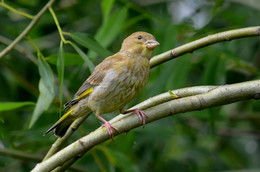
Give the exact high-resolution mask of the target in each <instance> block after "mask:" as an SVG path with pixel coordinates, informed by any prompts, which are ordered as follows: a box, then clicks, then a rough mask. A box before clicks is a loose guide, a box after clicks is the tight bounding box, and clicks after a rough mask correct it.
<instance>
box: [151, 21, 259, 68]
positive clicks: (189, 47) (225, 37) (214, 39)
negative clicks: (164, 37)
mask: <svg viewBox="0 0 260 172" xmlns="http://www.w3.org/2000/svg"><path fill="white" fill-rule="evenodd" d="M259 35H260V26H255V27H247V28H243V29H235V30H230V31H226V32H221V33H217V34H214V35H209V36H207V37H204V38H201V39H198V40H196V41H193V42H190V43H188V44H185V45H183V46H180V47H177V48H174V49H172V50H169V51H167V52H164V53H162V54H159V55H157V56H154V57H153V58H152V59H151V60H150V65H151V67H155V66H157V65H159V64H161V63H163V62H166V61H169V60H171V59H174V58H176V57H179V56H181V55H184V54H187V53H192V52H193V51H195V50H197V49H200V48H203V47H205V46H208V45H211V44H214V43H218V42H223V41H231V40H233V39H238V38H244V37H250V36H259Z"/></svg>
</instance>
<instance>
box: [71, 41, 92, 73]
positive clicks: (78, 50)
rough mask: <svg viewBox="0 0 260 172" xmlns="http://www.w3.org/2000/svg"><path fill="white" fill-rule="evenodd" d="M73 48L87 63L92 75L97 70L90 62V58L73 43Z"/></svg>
mask: <svg viewBox="0 0 260 172" xmlns="http://www.w3.org/2000/svg"><path fill="white" fill-rule="evenodd" d="M71 45H72V47H73V48H74V49H75V50H76V51H77V53H79V55H80V56H81V57H82V58H83V60H84V61H85V64H86V65H87V66H88V68H89V70H90V72H91V73H92V72H93V71H94V69H95V65H94V64H93V63H92V62H91V60H89V58H88V56H87V55H86V54H85V53H84V52H83V51H82V50H81V49H80V48H79V47H78V46H77V45H76V44H73V43H71Z"/></svg>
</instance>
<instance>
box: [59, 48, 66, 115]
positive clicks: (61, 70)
mask: <svg viewBox="0 0 260 172" xmlns="http://www.w3.org/2000/svg"><path fill="white" fill-rule="evenodd" d="M57 72H58V77H59V84H60V90H59V99H60V113H61V110H62V95H63V94H62V93H63V79H64V51H63V43H61V44H60V49H59V56H58V60H57Z"/></svg>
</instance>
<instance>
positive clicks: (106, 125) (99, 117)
mask: <svg viewBox="0 0 260 172" xmlns="http://www.w3.org/2000/svg"><path fill="white" fill-rule="evenodd" d="M96 117H97V118H98V119H99V120H100V121H102V122H103V123H104V124H103V125H102V127H106V128H107V132H108V134H109V136H110V138H111V139H112V140H113V141H114V135H113V130H112V128H113V129H114V130H116V131H117V132H118V133H119V131H118V129H116V128H115V127H113V126H112V125H111V124H110V123H109V122H107V121H106V120H105V119H104V118H102V117H101V116H100V115H96Z"/></svg>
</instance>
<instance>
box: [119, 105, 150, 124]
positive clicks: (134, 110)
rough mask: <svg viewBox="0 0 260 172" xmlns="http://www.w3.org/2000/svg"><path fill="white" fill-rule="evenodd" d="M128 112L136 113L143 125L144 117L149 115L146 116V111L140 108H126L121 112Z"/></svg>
mask: <svg viewBox="0 0 260 172" xmlns="http://www.w3.org/2000/svg"><path fill="white" fill-rule="evenodd" d="M130 112H134V113H136V114H137V115H138V117H139V119H140V122H141V123H142V124H143V126H144V125H145V118H149V116H147V115H146V113H145V112H144V111H142V110H140V109H132V110H127V111H124V112H123V113H122V114H127V113H130Z"/></svg>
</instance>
